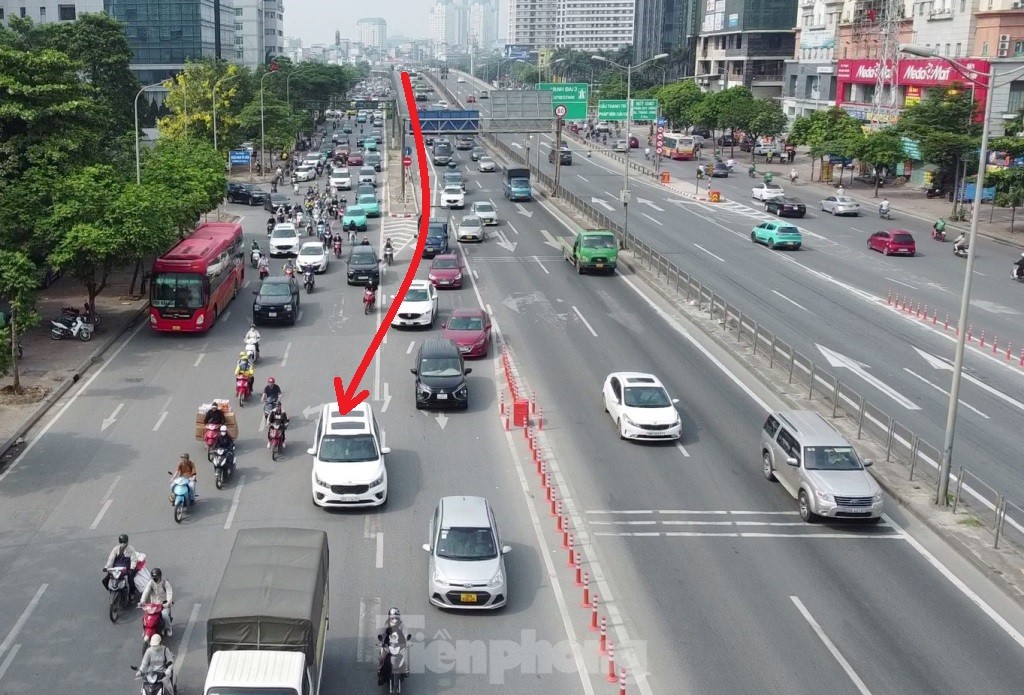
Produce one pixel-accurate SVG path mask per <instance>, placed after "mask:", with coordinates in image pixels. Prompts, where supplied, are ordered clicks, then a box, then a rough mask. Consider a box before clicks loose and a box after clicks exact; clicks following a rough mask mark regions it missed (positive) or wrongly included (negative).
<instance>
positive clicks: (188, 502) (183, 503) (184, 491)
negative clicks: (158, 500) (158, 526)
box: [167, 456, 212, 524]
mask: <svg viewBox="0 0 1024 695" xmlns="http://www.w3.org/2000/svg"><path fill="white" fill-rule="evenodd" d="M210 458H211V460H212V456H211V457H210ZM167 474H168V475H174V473H171V472H170V471H168V472H167ZM188 483H189V480H188V478H186V477H185V476H183V475H179V476H176V477H175V478H174V484H173V485H172V487H171V504H173V505H174V523H176V524H180V523H181V520H182V519H184V518H185V508H186V507H191V506H192V505H194V504H195V503H196V502H195V500H194V499H192V495H191V494H190V490H189V486H188Z"/></svg>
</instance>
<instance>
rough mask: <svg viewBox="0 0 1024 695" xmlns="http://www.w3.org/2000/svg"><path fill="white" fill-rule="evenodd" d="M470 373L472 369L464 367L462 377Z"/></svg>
mask: <svg viewBox="0 0 1024 695" xmlns="http://www.w3.org/2000/svg"><path fill="white" fill-rule="evenodd" d="M472 372H473V368H472V367H466V368H465V369H463V370H462V373H463V374H464V375H466V376H469V375H470V374H471V373H472Z"/></svg>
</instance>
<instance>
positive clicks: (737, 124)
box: [710, 87, 754, 146]
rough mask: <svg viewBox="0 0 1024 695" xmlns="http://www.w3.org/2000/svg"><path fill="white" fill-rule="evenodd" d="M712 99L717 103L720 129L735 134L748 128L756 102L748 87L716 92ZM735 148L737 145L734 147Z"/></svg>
mask: <svg viewBox="0 0 1024 695" xmlns="http://www.w3.org/2000/svg"><path fill="white" fill-rule="evenodd" d="M710 98H711V99H713V100H715V101H716V102H717V112H718V121H717V124H718V127H719V128H721V129H722V131H723V132H724V131H726V130H728V131H729V132H730V133H734V132H735V131H737V130H742V129H744V128H746V127H747V126H748V124H749V121H750V115H751V104H752V102H753V100H754V97H753V95H752V94H751V93H750V90H749V89H747V88H746V87H730V88H729V89H723V90H721V91H719V92H714V93H713V94H712V95H711V97H710ZM734 146H735V145H734Z"/></svg>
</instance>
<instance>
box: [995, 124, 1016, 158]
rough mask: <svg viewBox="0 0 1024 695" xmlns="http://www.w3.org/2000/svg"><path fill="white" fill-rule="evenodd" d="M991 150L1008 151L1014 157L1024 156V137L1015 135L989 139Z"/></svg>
mask: <svg viewBox="0 0 1024 695" xmlns="http://www.w3.org/2000/svg"><path fill="white" fill-rule="evenodd" d="M1008 130H1009V129H1008ZM989 150H990V151H992V152H1006V153H1007V154H1008V155H1010V156H1011V157H1014V158H1017V157H1021V156H1024V137H1020V136H1016V135H1013V136H1007V137H1002V138H993V139H992V140H990V141H989Z"/></svg>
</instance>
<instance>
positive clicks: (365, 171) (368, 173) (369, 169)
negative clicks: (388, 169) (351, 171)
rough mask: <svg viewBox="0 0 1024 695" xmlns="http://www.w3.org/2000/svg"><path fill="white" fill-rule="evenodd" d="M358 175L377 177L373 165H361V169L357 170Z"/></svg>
mask: <svg viewBox="0 0 1024 695" xmlns="http://www.w3.org/2000/svg"><path fill="white" fill-rule="evenodd" d="M359 175H360V176H372V177H374V178H377V172H375V171H374V170H373V167H363V168H362V169H360V170H359Z"/></svg>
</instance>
